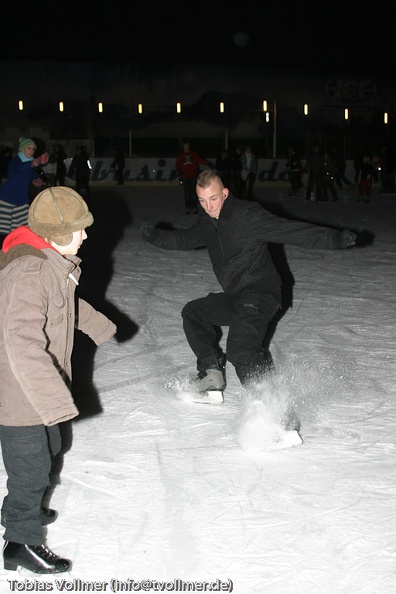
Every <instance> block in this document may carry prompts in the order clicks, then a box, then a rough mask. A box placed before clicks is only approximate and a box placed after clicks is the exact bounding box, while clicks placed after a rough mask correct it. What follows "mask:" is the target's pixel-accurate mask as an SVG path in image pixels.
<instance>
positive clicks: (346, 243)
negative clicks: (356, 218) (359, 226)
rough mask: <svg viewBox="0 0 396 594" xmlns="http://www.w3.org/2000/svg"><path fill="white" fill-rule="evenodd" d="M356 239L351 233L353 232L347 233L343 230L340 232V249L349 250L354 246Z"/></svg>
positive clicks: (347, 231) (346, 230)
mask: <svg viewBox="0 0 396 594" xmlns="http://www.w3.org/2000/svg"><path fill="white" fill-rule="evenodd" d="M356 238H357V235H356V233H353V231H349V230H348V229H344V231H343V232H342V247H343V248H349V247H352V246H353V245H356Z"/></svg>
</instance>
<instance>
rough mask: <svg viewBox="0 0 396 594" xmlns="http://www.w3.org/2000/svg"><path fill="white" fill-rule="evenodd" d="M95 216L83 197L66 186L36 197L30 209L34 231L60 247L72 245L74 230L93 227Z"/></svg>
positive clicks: (53, 188)
mask: <svg viewBox="0 0 396 594" xmlns="http://www.w3.org/2000/svg"><path fill="white" fill-rule="evenodd" d="M92 223H93V216H92V213H91V212H90V211H89V209H88V206H87V204H86V202H85V201H84V200H83V199H82V197H81V196H80V194H77V192H75V191H74V190H72V189H71V188H68V187H66V186H54V187H51V188H46V189H45V190H43V191H42V192H40V194H38V195H37V196H36V198H35V199H34V200H33V202H32V204H31V205H30V208H29V217H28V225H29V227H30V229H31V230H32V231H33V232H34V233H37V235H40V237H43V239H46V240H47V241H48V242H50V241H51V240H52V241H54V242H55V243H57V244H58V245H69V243H70V242H71V241H72V239H73V231H80V230H81V229H85V228H86V227H90V226H91V225H92Z"/></svg>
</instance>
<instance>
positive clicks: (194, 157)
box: [176, 142, 209, 214]
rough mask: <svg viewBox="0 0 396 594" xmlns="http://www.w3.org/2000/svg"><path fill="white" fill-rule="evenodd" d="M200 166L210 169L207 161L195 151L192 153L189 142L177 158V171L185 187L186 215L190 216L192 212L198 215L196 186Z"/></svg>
mask: <svg viewBox="0 0 396 594" xmlns="http://www.w3.org/2000/svg"><path fill="white" fill-rule="evenodd" d="M199 165H206V166H208V167H209V163H208V162H207V161H206V159H204V158H203V157H200V156H199V155H198V153H196V152H195V151H192V150H191V147H190V143H189V142H184V143H183V148H182V150H181V151H180V153H179V154H178V155H177V158H176V169H177V171H178V172H179V177H180V182H181V184H182V185H183V191H184V204H185V207H186V214H190V213H191V211H192V210H193V211H194V214H197V213H198V198H197V192H196V189H195V186H196V183H197V177H198V173H199V171H198V166H199Z"/></svg>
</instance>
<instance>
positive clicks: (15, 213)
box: [0, 137, 48, 241]
mask: <svg viewBox="0 0 396 594" xmlns="http://www.w3.org/2000/svg"><path fill="white" fill-rule="evenodd" d="M35 150H36V143H35V142H34V140H32V139H31V138H24V137H22V138H20V139H19V147H18V154H17V155H15V157H13V158H12V159H11V161H10V163H9V165H8V172H7V179H6V181H5V182H4V183H3V185H2V186H1V187H0V239H1V241H2V239H4V237H5V236H6V235H8V233H10V232H11V231H12V230H13V229H16V228H17V227H20V226H21V225H27V219H28V211H29V206H30V196H29V190H30V185H31V183H32V182H33V180H37V182H38V183H40V181H39V175H38V173H37V172H36V171H35V167H38V166H39V165H45V164H46V163H47V161H48V155H47V154H46V153H43V154H42V155H40V156H39V157H37V158H34V152H35Z"/></svg>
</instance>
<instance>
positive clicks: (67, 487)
mask: <svg viewBox="0 0 396 594" xmlns="http://www.w3.org/2000/svg"><path fill="white" fill-rule="evenodd" d="M287 191H288V188H287V187H285V186H282V185H278V186H276V185H273V186H266V185H265V184H263V185H258V186H257V188H256V194H257V198H258V199H259V200H260V201H261V202H263V203H265V204H266V205H267V206H268V208H270V209H272V210H274V211H275V212H276V213H278V214H283V215H284V216H289V217H297V218H301V219H306V220H311V221H313V222H316V223H318V224H323V225H330V226H331V225H334V226H337V227H340V228H350V229H354V230H358V231H361V232H362V231H365V230H367V231H369V232H370V233H372V234H373V235H374V241H373V243H372V244H369V245H367V247H359V248H357V247H356V248H352V249H349V250H331V251H324V250H308V249H302V248H296V247H291V246H287V247H286V248H285V249H284V250H282V249H278V250H277V257H278V259H280V260H279V261H281V262H282V263H283V265H282V266H283V273H284V275H285V279H286V284H287V287H288V288H289V289H290V291H289V294H290V295H291V294H292V306H291V307H289V308H288V309H287V311H286V313H285V315H284V316H283V317H282V318H281V319H280V321H279V323H278V325H277V328H276V331H275V334H274V337H273V339H272V342H271V351H272V355H273V358H274V362H275V365H276V369H277V373H276V374H275V376H274V377H273V378H269V379H268V381H266V382H265V383H264V384H263V386H261V389H260V387H258V390H257V392H256V393H255V394H254V395H250V394H246V393H244V390H243V389H242V387H241V386H240V384H239V382H238V380H237V378H236V375H235V372H234V369H233V367H232V366H230V365H228V366H227V380H228V386H227V389H226V391H225V393H224V398H225V401H224V403H223V404H221V405H218V406H211V405H201V404H194V403H189V402H185V401H183V400H182V399H180V398H178V395H177V391H178V390H179V392H180V391H182V390H183V389H184V388H185V384H183V382H185V381H186V378H187V377H188V376H190V375H191V374H194V373H195V359H194V356H193V354H192V352H191V351H190V349H189V347H188V345H187V343H186V340H185V338H184V334H183V329H182V320H181V315H180V312H181V309H182V307H183V305H184V304H185V303H186V302H187V301H189V300H190V299H193V298H196V297H199V296H204V295H205V294H206V293H208V292H209V291H218V290H219V287H218V284H217V281H216V279H215V278H214V275H213V273H212V270H211V266H210V263H209V259H208V255H207V252H206V251H205V250H199V251H192V252H170V251H165V250H158V249H155V248H153V247H152V246H150V245H148V244H146V243H145V242H144V241H143V240H142V239H141V237H140V235H139V226H140V224H141V223H142V221H146V220H151V221H153V222H159V221H163V222H167V223H171V224H173V225H175V226H187V225H189V224H190V223H191V222H192V220H193V218H192V217H193V216H194V215H190V216H187V215H185V214H184V208H183V196H182V189H181V188H180V187H179V186H176V185H172V184H171V185H166V184H165V183H164V184H160V183H158V185H155V184H148V185H147V186H143V187H142V186H138V185H132V184H131V185H128V184H127V185H126V186H124V187H114V186H112V185H107V186H100V185H99V184H98V185H96V186H95V185H94V186H93V188H92V198H91V208H92V210H93V212H94V216H95V225H94V227H92V229H91V230H89V238H88V240H87V241H86V244H85V246H84V247H83V250H82V253H81V255H82V256H83V265H82V267H83V275H82V279H81V287H80V290H81V293H82V294H84V295H86V296H88V297H89V298H90V300H91V302H93V303H94V304H95V305H97V306H98V308H100V309H102V310H103V311H106V313H107V314H108V315H109V316H112V317H113V318H114V319H115V321H117V322H118V323H119V324H120V325H122V326H123V328H124V334H125V338H126V339H125V340H124V342H121V343H118V342H116V341H111V342H109V343H107V344H106V345H103V346H101V347H99V348H96V347H95V346H94V345H93V344H92V343H91V342H90V341H89V340H88V339H85V338H84V337H77V338H76V349H75V356H74V368H75V372H74V380H75V384H74V393H75V398H76V402H77V403H78V406H79V408H80V410H81V417H80V418H79V419H77V420H75V421H74V422H73V423H72V424H71V425H70V426H67V427H65V428H64V439H65V449H66V451H65V455H64V459H63V466H62V468H61V469H60V479H59V484H56V485H55V488H54V492H53V495H52V499H51V506H52V507H54V508H55V509H57V510H58V512H59V517H58V519H57V521H56V522H55V523H54V524H52V525H50V526H48V529H47V533H48V534H47V542H48V546H49V547H50V548H51V549H52V550H53V551H54V552H56V553H57V554H60V555H63V556H65V557H67V558H69V559H71V560H72V561H73V567H72V570H71V571H70V573H69V574H68V575H67V576H62V578H60V577H58V578H56V576H54V577H51V576H47V577H45V576H40V575H34V574H28V573H27V572H21V573H19V572H10V571H9V572H7V571H5V570H3V569H0V584H2V586H1V592H9V591H11V585H12V582H11V580H18V583H19V584H21V587H20V589H21V590H22V591H23V587H25V586H26V584H28V583H29V581H30V583H33V582H34V580H36V582H34V583H36V585H37V584H39V585H40V584H46V585H49V584H52V585H53V588H54V589H53V591H59V588H60V587H61V584H60V583H59V582H58V583H57V584H56V583H55V581H54V580H55V579H58V580H61V579H65V580H67V581H68V582H67V586H68V588H69V590H68V591H70V592H77V591H84V590H82V589H81V588H82V587H85V588H87V587H88V586H87V584H88V585H89V584H92V583H94V582H97V585H98V587H99V585H100V584H99V582H101V583H102V586H103V588H104V589H103V591H107V592H108V591H111V590H110V587H111V585H112V586H113V588H116V587H117V584H118V585H119V587H120V588H121V584H124V586H123V587H125V588H126V587H127V586H128V587H129V588H130V589H129V590H124V591H152V592H154V591H158V589H159V588H160V586H156V584H155V581H156V582H163V584H162V586H161V587H162V589H163V591H178V590H176V587H179V586H180V584H181V583H182V582H176V581H174V580H177V579H179V580H184V582H186V583H187V582H188V583H193V582H195V581H196V582H208V583H209V582H214V581H215V580H222V583H223V590H220V591H227V589H226V588H227V587H228V586H229V585H232V591H233V592H236V593H237V594H289V593H290V594H296V593H301V594H357V593H359V594H384V593H391V592H395V591H396V511H395V510H396V508H395V498H396V402H395V395H396V391H395V370H396V357H395V338H396V307H395V289H396V266H395V262H396V233H395V220H396V217H395V215H396V196H383V195H381V194H380V193H379V191H378V189H375V190H374V193H373V198H372V201H371V204H369V205H363V204H357V203H356V202H355V200H356V188H355V189H353V190H352V191H351V193H350V194H349V195H348V194H345V195H342V196H341V197H340V200H339V202H337V203H334V204H333V203H328V204H323V205H319V206H317V205H316V204H314V203H309V204H305V203H304V202H303V197H294V198H289V197H287ZM291 281H293V282H291ZM134 324H135V325H136V327H137V331H136V332H135V333H133V325H134ZM128 329H129V333H128ZM226 332H227V330H226V329H225V330H224V337H223V338H225V337H226ZM223 344H224V341H223ZM183 386H184V388H183ZM173 387H174V388H175V389H173ZM288 407H289V408H290V407H291V408H292V409H293V410H294V411H296V413H297V414H298V417H299V419H300V422H301V436H302V438H303V444H302V445H301V446H299V447H295V448H290V449H285V450H280V451H266V443H265V431H266V429H267V428H269V426H270V425H271V423H272V422H273V421H274V419H277V418H279V416H281V415H282V413H284V412H285V411H286V410H287V408H288ZM0 474H1V481H0V487H1V492H0V497H2V496H4V495H5V493H6V484H5V482H6V476H5V473H4V470H3V467H2V465H0ZM0 563H1V561H0ZM78 580H81V581H80V582H79V581H78ZM111 580H114V581H113V582H112V581H111ZM141 580H152V583H150V582H149V584H148V587H147V589H146V590H143V582H142V583H140V581H141ZM145 583H146V586H147V582H145ZM216 583H219V582H216ZM177 584H179V586H177ZM194 587H195V586H194ZM43 588H44V586H43ZM78 588H80V590H79V589H78ZM156 588H157V590H156ZM172 588H173V590H172ZM37 589H38V586H37ZM230 589H231V588H230ZM25 590H26V588H25ZM119 591H122V590H119ZM179 591H183V590H181V589H179ZM184 591H194V590H193V589H190V590H187V589H185V590H184ZM195 591H199V590H197V589H196V590H195ZM201 591H205V590H204V589H203V586H202V588H201ZM206 591H209V590H208V586H206ZM218 591H219V589H218Z"/></svg>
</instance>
